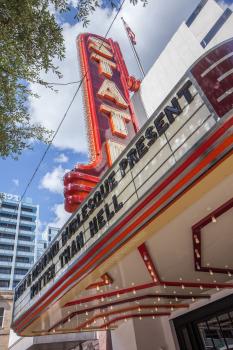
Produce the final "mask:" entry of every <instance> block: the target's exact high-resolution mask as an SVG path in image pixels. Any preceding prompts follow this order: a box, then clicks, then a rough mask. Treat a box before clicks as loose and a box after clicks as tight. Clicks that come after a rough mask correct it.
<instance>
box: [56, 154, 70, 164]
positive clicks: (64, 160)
mask: <svg viewBox="0 0 233 350" xmlns="http://www.w3.org/2000/svg"><path fill="white" fill-rule="evenodd" d="M68 160H69V158H68V157H67V156H66V155H65V154H64V153H60V154H59V155H58V156H57V157H56V158H54V162H55V163H67V162H68Z"/></svg>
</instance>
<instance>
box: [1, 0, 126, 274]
mask: <svg viewBox="0 0 233 350" xmlns="http://www.w3.org/2000/svg"><path fill="white" fill-rule="evenodd" d="M125 1H126V0H123V1H122V3H121V5H120V6H119V8H118V9H117V12H116V14H115V16H114V18H113V20H112V22H111V23H110V26H109V28H108V30H107V31H106V33H105V35H104V38H105V39H106V37H107V35H108V34H109V32H110V30H111V28H112V26H113V24H114V22H115V20H116V19H117V17H118V15H119V13H120V11H121V9H122V7H123V5H124V3H125ZM102 45H103V43H102V44H101V45H100V48H101V47H102ZM87 73H88V71H87V70H86V72H85V74H84V75H83V77H82V79H81V80H79V81H75V82H68V83H48V85H49V84H51V85H70V84H76V83H79V85H78V87H77V89H76V91H75V93H74V95H73V97H72V99H71V101H70V103H69V105H68V107H67V109H66V111H65V113H64V115H63V117H62V118H61V120H60V122H59V124H58V126H57V129H56V131H55V132H54V134H53V136H52V138H51V140H50V141H49V142H48V145H47V147H46V149H45V151H44V153H43V154H42V156H41V158H40V160H39V162H38V164H37V166H36V167H35V170H34V171H33V173H32V175H31V177H30V179H29V181H28V183H27V185H26V187H25V189H24V191H23V192H22V195H21V196H20V200H19V202H18V203H17V205H16V208H15V210H14V212H13V213H12V216H11V218H12V219H13V218H14V216H15V214H16V213H17V211H18V208H19V207H20V205H21V203H22V201H23V198H24V197H25V195H26V193H27V191H28V188H29V187H30V185H31V183H32V181H33V180H34V177H35V176H36V174H37V172H38V170H39V168H40V166H41V164H42V162H43V161H44V159H45V157H46V155H47V153H48V151H49V149H50V147H51V145H52V143H53V141H54V139H55V137H56V136H57V134H58V132H59V130H60V128H61V126H62V124H63V122H64V120H65V118H66V117H67V114H68V112H69V110H70V108H71V106H72V104H73V102H74V100H75V98H76V96H77V94H78V92H79V90H80V88H81V86H82V84H83V81H84V79H85V77H86V75H87ZM1 200H2V201H3V199H1V198H0V207H1ZM7 227H8V224H7ZM7 227H5V229H6V228H7ZM16 234H17V233H16ZM15 238H16V236H15ZM14 246H15V244H14ZM15 258H16V257H15ZM13 260H14V256H13ZM13 260H12V265H13V266H15V261H13ZM12 274H13V273H12V271H11V276H12Z"/></svg>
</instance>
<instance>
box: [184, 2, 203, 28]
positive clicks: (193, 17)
mask: <svg viewBox="0 0 233 350" xmlns="http://www.w3.org/2000/svg"><path fill="white" fill-rule="evenodd" d="M206 3H207V0H202V1H201V2H200V4H199V5H198V6H197V7H196V8H195V10H194V11H193V13H192V14H191V15H190V17H189V18H188V19H187V21H186V25H187V26H188V27H190V26H191V24H192V23H193V22H194V20H195V19H196V18H197V16H198V15H199V13H200V12H201V10H202V9H203V7H204V6H205V4H206Z"/></svg>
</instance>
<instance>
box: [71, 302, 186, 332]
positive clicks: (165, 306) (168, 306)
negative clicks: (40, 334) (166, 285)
mask: <svg viewBox="0 0 233 350" xmlns="http://www.w3.org/2000/svg"><path fill="white" fill-rule="evenodd" d="M188 307H189V304H163V305H157V306H156V305H153V304H151V305H137V306H131V307H127V308H122V309H118V310H114V311H110V312H106V313H100V314H97V315H95V316H93V317H92V318H90V319H89V320H87V321H85V322H83V323H82V324H81V325H80V326H79V327H77V328H76V331H80V330H81V329H83V328H85V327H86V326H87V325H89V326H90V324H92V323H93V322H94V321H96V320H97V319H101V318H105V317H109V316H113V315H117V314H121V313H124V312H129V311H135V310H138V312H139V314H138V317H140V315H141V310H148V309H149V310H153V311H155V309H156V308H157V309H158V308H160V309H162V308H163V309H172V308H173V309H183V308H188ZM150 315H151V314H150Z"/></svg>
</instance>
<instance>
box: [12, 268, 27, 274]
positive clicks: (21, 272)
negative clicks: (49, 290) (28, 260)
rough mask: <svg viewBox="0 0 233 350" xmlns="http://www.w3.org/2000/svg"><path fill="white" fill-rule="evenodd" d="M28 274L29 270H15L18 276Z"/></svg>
mask: <svg viewBox="0 0 233 350" xmlns="http://www.w3.org/2000/svg"><path fill="white" fill-rule="evenodd" d="M27 272H28V270H27V269H18V268H16V269H15V274H16V275H23V276H24V275H26V273H27Z"/></svg>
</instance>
